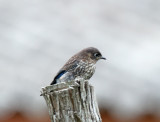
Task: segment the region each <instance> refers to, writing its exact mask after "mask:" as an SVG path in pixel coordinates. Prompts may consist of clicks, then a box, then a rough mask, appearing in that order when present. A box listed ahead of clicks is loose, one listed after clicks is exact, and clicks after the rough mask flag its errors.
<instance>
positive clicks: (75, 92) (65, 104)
mask: <svg viewBox="0 0 160 122" xmlns="http://www.w3.org/2000/svg"><path fill="white" fill-rule="evenodd" d="M41 95H42V96H43V97H44V99H45V101H46V103H47V106H48V110H49V115H50V119H51V122H101V121H102V120H101V117H100V113H99V109H98V105H97V100H96V97H95V93H94V88H93V86H91V85H89V83H88V81H85V82H84V81H81V82H79V83H77V82H75V81H72V82H65V83H64V82H63V83H59V84H55V85H51V86H46V87H45V88H42V91H41Z"/></svg>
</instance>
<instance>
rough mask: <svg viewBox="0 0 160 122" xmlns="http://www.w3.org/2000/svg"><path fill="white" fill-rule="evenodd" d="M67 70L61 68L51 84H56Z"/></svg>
mask: <svg viewBox="0 0 160 122" xmlns="http://www.w3.org/2000/svg"><path fill="white" fill-rule="evenodd" d="M65 73H66V71H65V70H60V71H59V72H58V73H57V75H56V76H55V77H54V79H53V81H52V82H51V85H53V84H56V83H57V79H59V78H60V77H61V76H62V75H63V74H65Z"/></svg>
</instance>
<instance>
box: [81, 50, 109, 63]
mask: <svg viewBox="0 0 160 122" xmlns="http://www.w3.org/2000/svg"><path fill="white" fill-rule="evenodd" d="M79 54H80V55H81V58H83V59H87V60H90V61H93V62H95V63H96V62H97V61H98V60H100V59H104V60H106V58H104V57H103V56H102V54H101V53H100V51H99V50H98V49H97V48H94V47H88V48H85V49H83V50H82V51H80V52H79Z"/></svg>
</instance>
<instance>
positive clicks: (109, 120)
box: [0, 110, 160, 122]
mask: <svg viewBox="0 0 160 122" xmlns="http://www.w3.org/2000/svg"><path fill="white" fill-rule="evenodd" d="M101 117H102V121H103V122H160V118H159V119H158V118H155V117H154V116H152V115H144V116H143V117H139V118H135V119H134V120H120V119H116V118H114V117H113V116H111V115H110V114H109V113H108V112H107V111H105V110H102V111H101ZM0 122H50V119H49V116H48V115H46V116H45V117H43V118H41V119H37V118H30V119H27V118H26V117H24V116H23V115H22V114H21V113H16V114H15V115H14V116H13V117H11V118H10V119H7V120H1V119H0Z"/></svg>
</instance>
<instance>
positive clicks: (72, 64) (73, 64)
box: [51, 60, 79, 85]
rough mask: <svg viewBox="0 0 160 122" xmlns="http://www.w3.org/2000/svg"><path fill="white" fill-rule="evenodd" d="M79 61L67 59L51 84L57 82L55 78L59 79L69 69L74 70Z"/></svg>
mask: <svg viewBox="0 0 160 122" xmlns="http://www.w3.org/2000/svg"><path fill="white" fill-rule="evenodd" d="M78 62H79V61H76V60H75V61H69V62H67V63H66V64H65V65H64V66H63V67H62V68H61V70H60V71H59V72H58V73H57V75H56V76H55V77H54V79H53V81H52V82H51V85H53V84H56V83H57V79H59V78H60V77H61V76H62V75H64V74H65V73H66V72H69V71H71V70H74V69H75V68H76V67H77V66H78Z"/></svg>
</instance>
